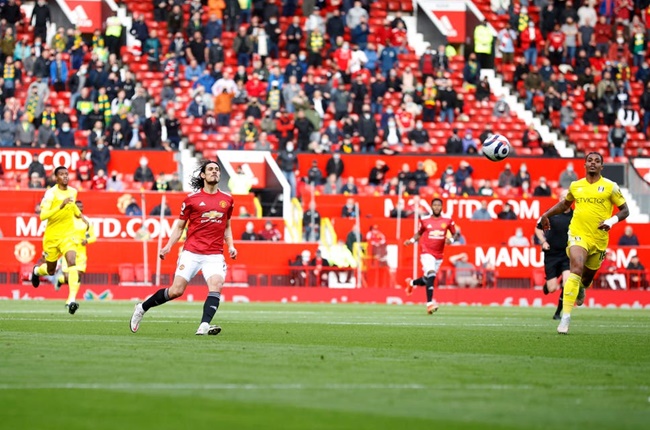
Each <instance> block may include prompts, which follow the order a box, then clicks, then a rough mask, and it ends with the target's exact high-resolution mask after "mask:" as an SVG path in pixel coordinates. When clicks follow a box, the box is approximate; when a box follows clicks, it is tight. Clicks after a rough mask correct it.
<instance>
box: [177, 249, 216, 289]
mask: <svg viewBox="0 0 650 430" xmlns="http://www.w3.org/2000/svg"><path fill="white" fill-rule="evenodd" d="M227 269H228V267H227V266H226V260H225V259H224V257H223V255H222V254H210V255H201V254H195V253H193V252H190V251H183V252H181V256H180V257H179V258H178V264H177V265H176V273H175V276H180V277H182V278H183V279H185V280H186V281H187V282H190V281H191V280H192V278H193V277H194V276H195V275H196V274H197V273H198V272H199V270H200V271H201V272H203V278H205V280H206V281H207V280H208V279H210V277H211V276H212V275H219V276H221V277H222V278H223V279H224V280H225V279H226V270H227Z"/></svg>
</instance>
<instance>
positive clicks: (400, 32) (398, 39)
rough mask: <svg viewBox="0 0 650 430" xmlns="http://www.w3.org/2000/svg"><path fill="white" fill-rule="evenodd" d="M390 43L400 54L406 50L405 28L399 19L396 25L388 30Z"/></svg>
mask: <svg viewBox="0 0 650 430" xmlns="http://www.w3.org/2000/svg"><path fill="white" fill-rule="evenodd" d="M390 44H391V46H394V47H395V48H396V49H397V52H399V53H400V54H405V53H407V52H408V49H407V45H408V41H407V38H406V28H405V27H404V23H403V22H402V21H399V22H398V23H397V27H395V28H393V29H392V30H391V32H390Z"/></svg>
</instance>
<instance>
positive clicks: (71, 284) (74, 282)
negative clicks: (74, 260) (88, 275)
mask: <svg viewBox="0 0 650 430" xmlns="http://www.w3.org/2000/svg"><path fill="white" fill-rule="evenodd" d="M79 287H80V283H79V271H78V270H77V267H76V266H72V267H68V288H69V289H70V292H69V293H68V300H66V304H70V303H72V302H74V301H76V298H77V292H79Z"/></svg>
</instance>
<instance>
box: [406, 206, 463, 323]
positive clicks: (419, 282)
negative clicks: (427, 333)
mask: <svg viewBox="0 0 650 430" xmlns="http://www.w3.org/2000/svg"><path fill="white" fill-rule="evenodd" d="M431 209H432V211H433V214H432V215H431V216H430V217H427V218H421V219H420V229H419V230H418V232H417V233H415V236H413V237H412V238H411V239H409V240H407V241H406V242H404V246H409V245H413V244H414V243H415V242H420V264H421V265H422V272H423V273H424V275H423V276H422V277H421V278H417V279H411V278H406V295H408V296H410V295H411V293H412V292H413V288H415V287H416V286H426V290H425V291H426V293H427V313H429V314H432V313H434V312H435V311H437V310H438V303H437V302H436V301H435V300H434V299H433V286H434V282H435V280H436V275H437V273H438V270H439V269H440V265H441V264H442V257H443V252H444V250H445V244H447V243H449V244H451V243H453V242H454V239H453V238H454V237H455V236H456V225H455V224H454V221H453V220H452V219H451V218H444V217H443V216H442V200H440V199H438V198H436V199H433V200H432V201H431ZM447 232H449V233H451V236H450V237H448V235H447Z"/></svg>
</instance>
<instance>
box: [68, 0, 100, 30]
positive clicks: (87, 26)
mask: <svg viewBox="0 0 650 430" xmlns="http://www.w3.org/2000/svg"><path fill="white" fill-rule="evenodd" d="M64 3H66V4H67V6H68V8H69V9H70V11H71V12H72V16H71V17H70V18H71V19H70V20H71V21H72V23H73V24H75V25H76V26H77V28H79V29H80V30H81V32H82V33H92V32H93V31H95V30H101V29H102V27H103V25H104V21H105V18H106V17H105V16H104V14H103V3H104V2H103V0H64Z"/></svg>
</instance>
